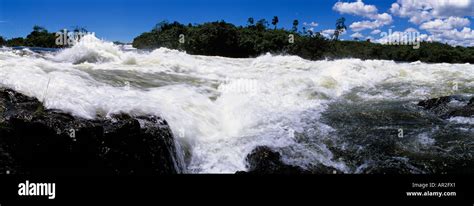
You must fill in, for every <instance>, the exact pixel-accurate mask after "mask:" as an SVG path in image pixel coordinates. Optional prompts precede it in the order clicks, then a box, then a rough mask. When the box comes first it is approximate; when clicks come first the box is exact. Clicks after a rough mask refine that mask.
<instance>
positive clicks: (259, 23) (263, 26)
mask: <svg viewBox="0 0 474 206" xmlns="http://www.w3.org/2000/svg"><path fill="white" fill-rule="evenodd" d="M267 26H268V22H267V20H265V19H260V20H258V21H257V24H256V27H257V29H259V30H264V29H266V28H267Z"/></svg>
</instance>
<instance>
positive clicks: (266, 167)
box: [238, 146, 339, 174]
mask: <svg viewBox="0 0 474 206" xmlns="http://www.w3.org/2000/svg"><path fill="white" fill-rule="evenodd" d="M246 161H247V168H248V172H238V173H239V174H244V173H250V174H333V173H334V171H336V172H337V173H339V172H338V171H337V170H335V169H334V168H329V167H326V166H323V165H319V166H317V167H313V168H311V169H303V168H301V167H298V166H294V165H288V164H285V163H284V162H283V161H282V157H281V154H280V153H279V152H276V151H273V150H272V149H271V148H269V147H267V146H258V147H256V148H255V149H254V150H253V151H252V152H251V153H250V154H248V155H247V158H246Z"/></svg>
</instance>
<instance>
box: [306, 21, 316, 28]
mask: <svg viewBox="0 0 474 206" xmlns="http://www.w3.org/2000/svg"><path fill="white" fill-rule="evenodd" d="M303 25H305V26H310V27H317V26H318V25H319V24H318V23H316V22H314V21H312V22H311V23H307V22H304V23H303Z"/></svg>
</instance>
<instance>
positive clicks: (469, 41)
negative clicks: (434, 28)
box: [432, 27, 474, 46]
mask: <svg viewBox="0 0 474 206" xmlns="http://www.w3.org/2000/svg"><path fill="white" fill-rule="evenodd" d="M432 37H433V40H435V41H439V42H445V43H448V44H451V45H461V46H474V30H472V29H471V28H468V27H464V28H463V29H462V30H458V29H452V30H446V31H443V32H441V33H437V34H433V35H432Z"/></svg>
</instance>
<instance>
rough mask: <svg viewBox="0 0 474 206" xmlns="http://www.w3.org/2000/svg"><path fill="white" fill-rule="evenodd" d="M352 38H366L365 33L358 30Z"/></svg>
mask: <svg viewBox="0 0 474 206" xmlns="http://www.w3.org/2000/svg"><path fill="white" fill-rule="evenodd" d="M351 37H352V38H358V39H361V38H364V35H362V34H361V33H359V32H356V33H353V34H352V35H351Z"/></svg>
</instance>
